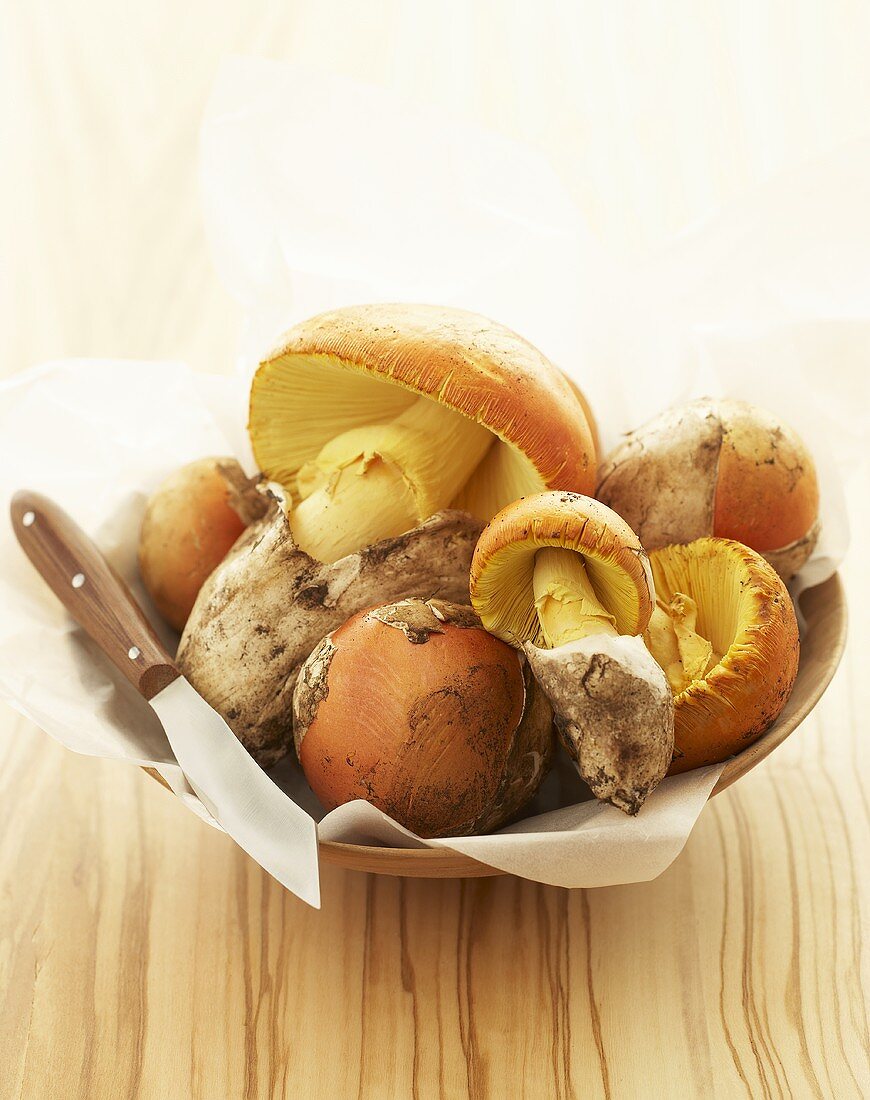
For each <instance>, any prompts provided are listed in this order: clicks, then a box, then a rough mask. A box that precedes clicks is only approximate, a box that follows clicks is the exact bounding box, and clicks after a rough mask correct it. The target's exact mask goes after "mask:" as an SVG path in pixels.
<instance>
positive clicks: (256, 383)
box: [248, 305, 595, 562]
mask: <svg viewBox="0 0 870 1100" xmlns="http://www.w3.org/2000/svg"><path fill="white" fill-rule="evenodd" d="M248 427H249V432H250V436H251V443H252V446H253V450H254V454H255V456H256V459H257V462H258V464H259V466H260V469H262V470H263V471H264V473H265V475H266V476H267V478H268V479H270V480H272V481H276V482H279V483H280V484H281V485H282V486H284V487H285V489H286V491H287V492H288V493H289V494H291V495H292V496H293V498H294V503H295V505H296V507H295V510H294V512H293V514H292V517H291V521H290V522H291V529H292V532H293V537H294V538H295V540H296V542H297V544H298V545H299V546H300V547H301V548H303V549H304V550H305V551H306V552H307V553H309V554H310V555H311V556H312V557H314V558H317V559H319V560H321V561H326V562H330V561H336V560H337V559H339V558H341V557H343V556H345V555H346V554H349V553H353V552H354V551H355V550H358V549H360V548H361V547H363V546H367V545H369V544H370V543H373V542H376V541H377V540H379V539H382V538H388V537H390V536H393V535H398V534H401V533H402V532H403V531H407V530H408V529H410V528H412V527H415V526H416V525H417V524H418V523H420V522H421V521H422V520H424V519H427V518H428V517H429V516H430V515H432V514H433V513H434V512H437V511H439V510H441V509H444V508H458V509H462V510H465V511H468V512H471V513H472V514H473V515H475V516H477V517H478V518H480V519H483V520H487V519H489V518H490V517H491V516H492V515H494V514H495V512H497V511H498V510H499V508H502V507H503V506H504V505H505V504H507V503H508V502H509V501H511V500H514V499H515V498H516V497H518V496H520V495H522V494H523V493H530V492H537V491H539V490H541V489H545V488H554V489H576V490H581V491H589V490H591V488H592V485H593V482H594V477H595V448H594V444H593V435H592V429H590V425H589V423H588V422H587V418H586V414H585V412H584V405H583V404H582V403H581V400H580V399H579V398H578V396H577V391H576V388H575V387H573V386H572V385H571V384H569V383H568V381H567V380H566V379H565V377H564V376H563V375H562V374H561V373H560V371H558V370H557V369H556V368H555V367H554V366H553V364H552V363H550V362H549V360H547V359H546V358H545V357H544V356H543V355H542V354H541V353H540V352H539V351H538V350H537V349H536V348H534V347H533V346H532V345H531V344H529V343H527V342H526V341H525V340H523V339H522V338H521V337H519V336H517V335H516V334H515V333H513V332H511V331H510V330H509V329H507V328H504V327H503V326H502V325H499V324H496V323H495V322H493V321H490V320H487V319H486V318H485V317H480V316H478V315H476V314H473V313H466V312H464V311H462V310H456V309H448V308H443V307H437V306H423V305H368V306H353V307H349V308H346V309H339V310H336V311H334V312H332V313H324V314H321V315H320V316H318V317H315V318H313V319H312V320H309V321H305V322H304V323H302V324H300V325H297V326H296V327H295V328H294V329H291V331H290V332H288V333H287V334H286V335H285V336H284V338H283V339H282V341H281V343H280V345H279V347H278V348H277V350H275V351H273V352H272V353H271V354H270V355H269V356H268V357H267V358H266V359H265V360H264V361H263V362H262V363H261V364H260V367H259V370H258V371H257V373H256V375H255V376H254V380H253V383H252V386H251V403H250V417H249V425H248Z"/></svg>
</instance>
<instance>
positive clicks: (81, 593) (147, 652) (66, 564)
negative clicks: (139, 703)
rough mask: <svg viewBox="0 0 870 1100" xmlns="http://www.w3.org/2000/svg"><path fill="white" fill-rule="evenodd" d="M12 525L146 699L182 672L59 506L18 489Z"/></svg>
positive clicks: (39, 565)
mask: <svg viewBox="0 0 870 1100" xmlns="http://www.w3.org/2000/svg"><path fill="white" fill-rule="evenodd" d="M10 513H11V516H12V526H13V528H14V530H15V534H16V537H17V538H18V541H19V542H20V543H21V547H22V549H23V550H24V553H25V554H26V555H27V556H28V558H30V560H31V562H33V564H34V565H35V566H36V569H37V570H38V572H39V573H41V574H42V577H43V579H44V580H45V581H46V582H47V583H48V585H49V587H50V588H51V589H52V591H53V592H54V594H55V595H56V596H57V598H58V599H59V600H60V602H61V603H62V604H63V605H64V607H65V608H66V609H67V611H69V613H70V614H71V615H72V617H73V618H74V619H75V620H76V622H77V623H78V624H79V625H80V626H81V627H83V629H84V630H86V631H87V633H88V634H89V635H90V637H91V638H92V639H93V640H94V641H95V642H96V643H97V645H98V646H99V647H100V649H102V651H103V653H105V655H106V656H107V657H108V658H109V660H111V661H112V662H113V664H115V665H117V667H118V668H119V669H120V670H121V672H123V673H124V675H125V676H126V677H127V679H128V680H129V681H130V683H131V684H132V685H133V686H134V687H135V688H136V689H137V690H138V691H139V692H140V693H141V694H142V695H144V696H145V698H146V699H153V698H154V696H155V695H156V694H157V693H158V692H159V691H162V690H163V688H165V687H166V686H167V685H168V684H171V683H172V681H173V680H175V679H177V678H178V676H179V675H180V673H179V671H178V669H177V668H176V667H175V663H174V662H173V660H172V658H171V657H170V655H169V654H168V653H167V652H166V650H165V649H164V648H163V646H162V645H161V643H160V639H159V638H158V637H157V635H156V634H155V633H154V631H153V629H152V628H151V624H150V623H149V622H148V620H147V619H146V618H145V616H144V615H143V613H142V610H141V608H140V607H139V605H138V604H137V603H136V601H135V600H134V599H133V596H132V594H131V593H130V590H129V588H127V586H126V584H124V582H123V581H122V580H121V578H120V577H119V576H118V574H117V573H116V572H115V570H114V569H113V568H112V567H111V565H109V563H108V562H107V561H106V559H105V558H104V557H103V555H102V554H101V553H100V551H99V550H98V549H97V547H96V546H95V545H94V543H93V542H92V541H91V540H90V539H89V538H88V536H87V535H86V534H85V533H84V531H82V530H81V528H80V527H78V526H77V525H76V524H75V523H74V522H73V521H72V520H71V519H70V517H69V516H68V515H67V514H66V512H64V511H63V509H62V508H59V507H58V505H57V504H55V503H54V502H53V501H51V500H49V499H48V497H44V496H41V495H40V494H39V493H31V492H28V491H27V490H23V491H21V492H19V493H16V494H15V496H14V497H13V498H12V504H11V506H10Z"/></svg>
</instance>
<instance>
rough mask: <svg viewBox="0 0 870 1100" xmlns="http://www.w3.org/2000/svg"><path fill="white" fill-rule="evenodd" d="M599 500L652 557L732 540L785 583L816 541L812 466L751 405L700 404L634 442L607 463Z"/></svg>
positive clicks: (665, 417)
mask: <svg viewBox="0 0 870 1100" xmlns="http://www.w3.org/2000/svg"><path fill="white" fill-rule="evenodd" d="M595 495H596V496H597V497H598V498H599V499H600V500H603V501H604V503H605V504H608V505H609V506H610V507H611V508H614V509H615V510H616V511H617V512H619V514H620V515H621V516H623V517H624V518H625V520H626V521H627V522H628V524H629V525H630V526H631V527H632V528H633V529H634V530H635V531H636V532H637V534H638V537H639V538H640V540H641V542H642V543H643V545H644V546H645V547H646V548H647V550H657V549H659V548H660V547H663V546H668V545H670V544H672V543H685V542H691V541H692V540H693V539H696V538H699V537H701V536H704V535H716V536H719V537H722V538H730V539H735V540H736V541H738V542H742V543H744V544H745V545H746V546H750V547H752V549H754V550H757V551H758V552H759V553H761V554H763V555H764V557H765V558H766V559H767V560H768V561H769V562H770V564H771V565H772V566H773V567H774V569H776V571H777V573H779V575H780V576H781V577H783V579H785V580H789V579H790V578H791V577H792V576H794V574H795V573H797V571H798V570H799V569H800V568H801V566H802V565H803V564H804V562H805V561H806V560H807V558H808V557H809V556H810V554H811V553H812V551H813V548H814V546H815V545H816V541H817V540H818V536H819V487H818V481H817V479H816V470H815V466H814V464H813V460H812V457H811V456H810V454H809V452H808V451H807V449H806V447H805V446H804V444H803V443H802V442H801V440H800V439H799V438H798V436H797V435H796V434H795V432H793V431H792V430H791V428H789V427H787V426H786V425H785V424H783V423H782V422H781V421H780V420H779V419H778V418H777V417H775V416H773V415H771V414H770V413H768V412H765V411H764V410H762V409H759V408H756V407H755V406H754V405H750V404H748V403H747V402H745V401H731V400H725V399H711V398H704V399H703V400H701V401H693V402H692V403H691V404H688V405H682V406H680V407H678V408H674V409H668V410H667V411H666V412H664V413H662V414H661V415H660V416H657V417H656V418H655V419H653V420H651V421H649V423H647V424H644V425H643V426H642V427H640V428H638V429H637V430H636V431H633V432H629V434H628V435H627V436H626V438H625V439H624V440H623V442H622V443H620V444H619V446H618V447H616V448H615V449H614V450H613V451H612V452H611V453H610V454H609V455H608V456H607V458H606V459H605V461H604V462H603V464H602V466H601V469H600V470H599V473H598V487H597V489H596V491H595Z"/></svg>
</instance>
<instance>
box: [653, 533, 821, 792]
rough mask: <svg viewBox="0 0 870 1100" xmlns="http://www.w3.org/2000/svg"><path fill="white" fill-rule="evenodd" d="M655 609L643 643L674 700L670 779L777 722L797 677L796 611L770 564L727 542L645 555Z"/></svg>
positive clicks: (737, 748) (736, 749)
mask: <svg viewBox="0 0 870 1100" xmlns="http://www.w3.org/2000/svg"><path fill="white" fill-rule="evenodd" d="M650 562H651V565H652V570H653V576H654V578H655V587H656V594H657V604H656V609H655V611H654V612H653V615H652V618H651V619H650V622H649V626H648V627H647V630H646V632H645V634H644V640H645V641H646V644H647V646H648V648H649V650H650V652H651V653H652V655H653V656H654V657H655V658H656V660H657V661H658V663H659V664H660V665H661V667H662V668H663V669H664V671H665V673H666V675H667V677H668V681H669V682H670V685H671V689H672V690H673V693H674V702H675V714H674V747H675V751H674V762H673V764H672V765H671V769H670V770H671V773H677V772H684V771H688V770H689V769H690V768H699V767H703V766H704V765H706V764H718V763H720V762H721V761H722V760H725V759H727V758H728V757H729V756H732V755H733V754H734V753H736V752H740V751H741V749H744V748H746V746H747V745H751V744H752V742H753V741H755V740H756V739H757V738H758V737H760V736H761V734H762V733H764V731H765V730H766V729H767V728H768V727H769V726H770V724H771V723H772V722H774V721H775V720H776V718H777V717H778V715H779V714H780V712H781V711H782V708H783V707H784V706H785V704H786V702H787V701H788V697H789V695H790V693H791V690H792V687H793V686H794V682H795V678H796V677H797V671H798V662H799V658H800V640H799V636H798V624H797V618H796V616H795V612H794V607H793V605H792V602H791V598H790V597H789V594H788V591H787V589H786V587H785V585H784V584H783V582H782V580H781V579H780V578H779V577H778V576H777V574H776V572H775V571H774V569H773V568H772V566H771V565H770V564H769V563H768V562H766V561H765V559H764V558H763V557H762V556H761V555H760V554H757V553H756V552H755V551H754V550H750V549H749V547H747V546H743V545H741V544H740V543H738V542H734V541H732V540H731V539H717V538H703V539H697V540H696V541H694V542H690V543H688V544H687V545H684V546H682V545H681V546H668V547H665V548H664V549H661V550H654V551H653V552H652V554H650Z"/></svg>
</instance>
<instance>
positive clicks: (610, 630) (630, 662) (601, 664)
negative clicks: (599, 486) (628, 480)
mask: <svg viewBox="0 0 870 1100" xmlns="http://www.w3.org/2000/svg"><path fill="white" fill-rule="evenodd" d="M471 602H472V605H473V607H474V609H475V610H476V611H477V613H478V615H480V618H481V620H482V622H483V624H484V626H485V627H486V628H487V630H489V631H491V632H492V633H493V634H495V635H496V636H497V637H499V638H503V639H504V640H505V641H507V642H510V643H511V644H512V645H515V646H519V647H522V649H523V650H524V652H525V654H526V656H527V657H528V659H529V663H530V665H531V666H532V669H533V671H534V673H535V676H536V677H537V679H538V681H539V683H540V684H541V687H542V688H543V689H544V691H545V692H546V694H547V696H548V697H549V699H550V702H551V703H552V705H553V710H554V714H555V720H556V728H557V730H558V731H559V735H560V738H561V740H562V743H563V745H564V746H565V748H566V749H567V751H568V753H569V754H570V755H571V756H572V758H573V759H574V761H575V763H576V766H577V769H578V771H579V773H580V775H581V777H582V778H583V779H584V780H585V781H586V783H587V784H588V785H589V787H590V788H591V790H592V792H593V794H595V796H596V797H597V798H599V799H602V800H604V801H607V802H610V803H612V804H613V805H614V806H617V807H619V809H621V810H624V811H625V812H626V813H629V814H636V813H637V812H638V810H639V809H640V807H641V806H642V804H643V802H644V801H645V799H646V798H647V797H648V796H649V795H650V793H651V792H652V791H653V790H654V789H655V787H656V786H657V784H658V783H659V782H660V780H661V779H662V778H663V777H664V775H665V774H666V772H667V770H668V767H669V765H670V763H671V758H672V755H673V747H674V704H673V698H672V695H671V690H670V687H669V685H668V682H667V680H666V678H665V675H664V673H663V672H662V670H661V668H660V667H659V666H658V664H657V663H656V661H655V660H654V659H653V658H652V657H651V655H650V653H649V652H648V650H647V649H646V647H645V646H644V643H643V639H642V638H641V637H640V636H639V635H640V634H641V633H642V632H643V630H644V629H645V628H646V626H647V623H648V622H649V619H650V616H651V614H652V610H653V607H654V603H655V594H654V589H653V582H652V573H651V571H650V566H649V562H648V561H647V557H646V554H645V552H644V550H643V547H642V546H641V544H640V542H639V540H638V538H637V535H635V533H634V532H633V531H632V530H631V528H630V527H629V526H628V524H626V523H625V521H624V520H623V519H621V518H620V517H619V516H618V515H617V514H616V513H615V512H613V511H611V509H609V508H607V507H606V506H605V505H603V504H601V503H600V502H599V501H596V500H592V499H590V498H589V497H586V496H582V495H580V494H578V493H554V492H551V493H542V494H538V495H535V496H531V497H526V498H524V499H521V500H518V501H515V502H514V503H513V504H511V505H509V506H508V507H507V508H505V509H503V510H502V511H501V512H499V514H498V515H497V516H496V517H495V518H494V519H493V520H492V522H491V523H490V524H489V525H488V526H487V527H486V528H485V529H484V531H483V534H482V535H481V537H480V539H479V541H478V543H477V546H476V548H475V551H474V557H473V559H472V564H471Z"/></svg>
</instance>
